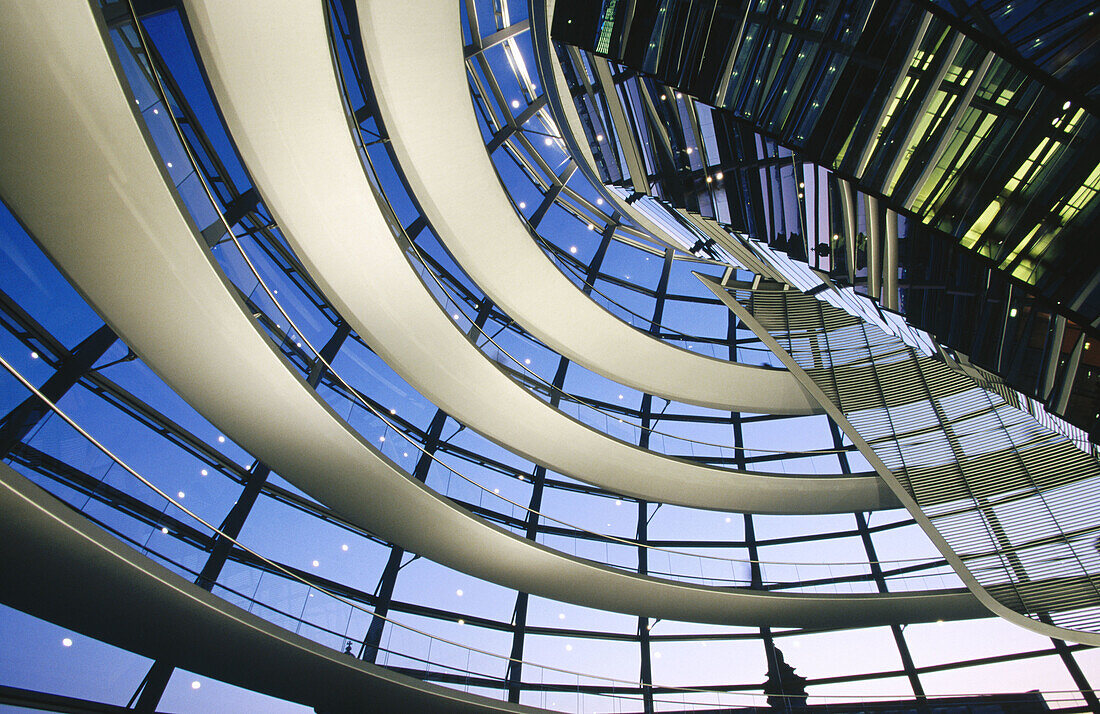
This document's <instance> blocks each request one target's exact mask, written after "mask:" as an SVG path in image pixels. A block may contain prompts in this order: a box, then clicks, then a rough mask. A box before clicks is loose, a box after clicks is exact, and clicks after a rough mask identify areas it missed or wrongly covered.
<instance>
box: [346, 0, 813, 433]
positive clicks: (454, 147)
mask: <svg viewBox="0 0 1100 714" xmlns="http://www.w3.org/2000/svg"><path fill="white" fill-rule="evenodd" d="M358 7H359V23H360V27H361V29H362V35H363V45H364V50H365V52H366V56H367V65H368V69H369V71H370V77H371V82H372V84H373V85H374V88H375V90H376V92H377V96H378V103H379V109H380V111H381V113H382V117H383V121H384V122H385V125H386V130H387V132H388V134H389V137H390V142H391V145H392V146H393V148H394V151H395V152H396V154H397V156H398V158H399V160H400V163H401V168H402V171H403V172H404V173H405V176H406V178H407V179H408V181H409V184H410V186H411V187H412V189H413V192H414V194H415V195H416V197H417V200H419V201H420V203H421V205H422V206H423V208H424V211H425V213H426V214H427V217H428V220H429V221H430V222H431V224H432V226H433V228H435V230H436V232H437V233H438V235H439V237H440V238H441V239H442V240H443V242H444V244H446V246H447V248H448V249H449V250H450V251H451V253H452V254H453V255H454V256H455V259H456V260H457V261H458V263H459V265H461V266H462V268H463V269H464V270H465V271H466V272H467V273H468V274H469V275H470V277H472V278H473V279H474V281H475V282H476V283H477V284H478V286H479V287H481V289H482V290H484V291H485V294H486V295H488V296H489V297H491V298H492V299H493V301H494V302H496V304H498V305H500V306H501V308H502V309H503V310H504V312H506V313H507V314H508V315H509V316H511V317H512V318H513V319H514V320H516V321H517V322H519V323H520V324H521V325H523V326H524V328H526V329H527V330H528V331H529V332H531V334H533V335H535V336H536V337H538V338H539V339H540V340H542V341H543V342H544V343H545V344H547V345H549V346H550V347H551V348H553V349H554V350H556V351H557V352H559V353H560V354H563V355H566V356H567V357H569V358H570V359H571V360H573V361H575V362H577V363H578V364H581V365H584V366H585V367H587V368H588V369H590V370H592V371H594V372H598V373H600V374H603V375H605V376H607V377H608V378H610V379H613V380H615V381H616V382H619V383H621V384H626V385H628V386H630V387H633V388H635V389H638V390H640V391H643V392H647V393H649V394H656V395H658V396H662V397H666V398H668V399H672V400H676V401H681V402H688V403H690V404H699V405H702V406H707V407H712V408H715V409H725V410H729V411H744V412H753V413H764V414H809V413H819V412H820V411H821V408H820V407H819V406H818V405H817V403H816V402H814V401H813V400H812V399H811V398H810V397H809V396H808V395H807V394H806V393H805V392H804V391H803V389H802V387H801V386H800V385H799V384H798V380H796V379H794V378H793V377H792V376H791V375H790V374H789V373H787V372H785V371H783V370H775V369H767V368H763V367H754V366H748V365H742V364H737V363H731V362H726V361H722V360H717V359H713V358H710V357H705V356H703V355H699V354H696V353H694V352H689V351H687V350H682V349H679V348H677V347H673V346H672V345H670V344H668V343H666V342H662V341H661V340H659V339H657V338H655V337H653V336H651V335H647V334H645V333H643V332H641V331H639V330H636V329H634V328H633V327H631V326H630V325H628V324H626V323H625V322H623V321H622V320H620V319H619V318H617V317H615V316H614V315H613V314H611V313H610V312H608V311H607V310H605V309H604V308H602V307H601V306H599V305H598V304H597V303H595V302H593V301H592V300H591V299H589V297H588V296H586V295H585V294H584V293H582V292H581V291H579V290H578V289H577V288H576V286H575V285H573V283H571V282H570V281H569V279H568V278H566V277H565V276H564V275H562V273H561V272H560V271H559V270H558V269H557V268H556V267H555V266H554V265H553V264H552V263H551V262H550V261H549V260H548V259H547V257H546V256H545V255H544V254H543V252H542V251H541V250H540V249H539V247H538V246H537V245H536V244H535V241H534V240H533V239H532V237H531V235H530V233H529V232H528V229H527V227H526V225H525V224H524V223H522V222H521V220H520V218H519V216H517V215H516V212H515V209H514V208H513V207H512V204H511V202H510V201H509V200H508V197H507V196H506V195H505V193H504V189H503V188H502V187H501V185H500V179H499V178H498V176H497V173H496V170H495V169H494V168H493V165H492V162H491V161H490V159H489V156H488V154H487V153H486V151H485V143H484V141H483V140H482V137H481V132H480V130H479V129H478V126H477V121H476V119H475V117H474V110H473V106H472V104H471V101H470V92H469V85H468V82H467V78H466V64H465V61H464V58H463V51H462V46H463V42H462V29H461V26H460V23H459V5H458V3H446V2H436V1H434V0H415V1H409V2H400V3H395V2H390V1H387V0H360V2H359V4H358Z"/></svg>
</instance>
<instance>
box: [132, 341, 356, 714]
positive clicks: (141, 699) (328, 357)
mask: <svg viewBox="0 0 1100 714" xmlns="http://www.w3.org/2000/svg"><path fill="white" fill-rule="evenodd" d="M350 333H351V328H350V327H349V326H348V324H347V323H346V322H343V321H342V320H341V321H340V322H339V323H337V325H336V330H335V332H333V334H332V337H330V338H329V340H328V342H326V343H325V346H324V347H322V348H321V353H320V355H319V356H318V357H317V359H315V360H314V361H313V365H312V366H311V367H310V370H309V376H308V377H307V378H306V383H307V384H309V386H310V387H312V388H313V389H317V385H319V384H320V383H321V379H322V378H323V377H324V375H325V372H326V367H325V364H326V363H331V362H332V360H333V358H334V357H336V353H337V352H339V351H340V347H341V346H343V344H344V340H346V339H347V337H348V335H349V334H350ZM248 473H249V475H248V480H247V481H246V482H245V485H244V490H243V491H241V495H240V497H239V498H237V502H236V503H234V504H233V507H232V508H231V509H229V513H228V514H226V516H225V519H224V520H223V521H222V523H221V526H219V528H218V530H220V531H221V532H222V533H224V534H225V535H224V536H223V535H221V534H217V535H215V536H214V539H213V540H214V547H213V548H211V550H210V555H209V557H207V559H206V563H205V564H204V565H203V568H202V571H201V572H200V573H199V575H198V577H197V578H195V583H196V584H197V585H198V586H199V587H201V588H203V589H204V590H213V589H214V584H215V583H217V582H218V576H219V575H220V574H221V571H222V568H224V567H225V563H226V561H227V560H228V559H229V553H230V552H231V551H232V549H233V541H234V540H236V538H237V536H239V535H240V534H241V529H242V528H243V527H244V523H245V521H246V520H247V519H248V515H249V513H251V512H252V507H253V506H254V505H255V504H256V499H257V498H259V495H260V492H261V491H262V490H263V486H264V484H265V483H267V477H268V476H269V475H270V474H271V469H270V468H269V467H268V466H267V465H266V464H264V463H262V462H260V461H256V462H255V463H254V464H252V467H251V468H250V469H249V472H248ZM174 670H175V665H173V664H171V663H170V662H168V661H167V660H163V659H158V660H156V661H155V662H153V666H152V667H150V668H149V672H148V673H147V674H146V675H145V678H144V679H143V680H142V681H141V684H139V685H138V690H137V692H135V696H136V697H137V704H136V705H135V709H136V710H137V711H138V712H141V713H142V714H152V712H155V711H156V708H157V704H159V703H160V699H161V697H163V696H164V689H165V687H167V686H168V680H169V679H171V678H172V672H173V671H174ZM131 701H133V699H131Z"/></svg>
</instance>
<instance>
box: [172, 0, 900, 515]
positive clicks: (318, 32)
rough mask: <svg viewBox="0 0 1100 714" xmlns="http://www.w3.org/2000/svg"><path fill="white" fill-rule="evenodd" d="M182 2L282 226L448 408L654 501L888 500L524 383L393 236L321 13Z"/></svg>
mask: <svg viewBox="0 0 1100 714" xmlns="http://www.w3.org/2000/svg"><path fill="white" fill-rule="evenodd" d="M185 6H186V7H187V9H188V18H189V22H190V24H191V27H192V30H193V32H194V36H195V41H196V44H197V45H198V47H199V51H200V54H201V55H202V57H203V61H204V65H205V67H206V70H207V74H208V76H209V77H210V81H211V84H212V86H213V88H214V93H215V95H216V96H217V98H218V103H219V105H220V108H221V110H222V113H223V115H224V116H225V118H226V121H227V122H228V124H229V127H230V130H231V133H232V135H233V138H234V140H235V141H236V143H237V146H238V147H239V149H240V151H241V154H242V156H243V157H244V159H245V164H246V166H247V167H248V170H249V171H250V173H251V174H252V176H253V178H254V180H255V183H256V186H257V188H258V189H259V191H260V193H261V194H262V195H263V196H264V198H265V202H266V205H267V207H268V209H269V210H270V211H271V212H272V213H273V214H274V215H275V216H276V218H277V219H278V222H279V225H280V227H281V228H282V230H283V234H284V235H285V236H286V238H287V240H288V241H289V242H290V243H291V245H292V246H293V248H294V250H295V252H296V253H297V254H298V256H299V258H300V259H301V260H302V262H303V263H304V264H305V266H306V268H307V269H308V271H309V273H310V275H311V276H312V277H313V278H314V279H315V280H316V281H317V283H318V285H320V287H321V288H322V290H323V291H324V293H325V295H326V296H327V297H328V299H329V300H331V301H332V303H333V304H334V305H335V306H336V307H337V309H338V310H339V312H340V314H341V315H343V317H344V319H346V320H347V321H348V323H349V324H350V325H351V326H352V327H353V328H354V329H355V331H356V332H358V333H359V334H360V335H362V336H363V337H364V338H365V339H366V340H367V341H368V343H369V344H370V345H371V347H372V348H373V349H374V350H375V351H376V352H378V354H379V355H381V356H382V357H383V358H384V359H385V360H386V361H387V363H389V364H390V365H391V366H392V367H393V368H394V369H395V370H396V371H397V372H398V373H399V374H400V375H401V376H402V377H403V378H404V379H406V380H407V381H408V382H409V383H410V384H411V385H412V386H413V387H414V388H416V389H417V390H419V391H420V392H421V393H422V394H424V395H425V396H426V397H428V398H429V399H430V400H431V401H432V402H434V403H435V404H436V405H438V406H439V407H440V408H442V409H443V410H444V411H446V412H447V413H448V414H450V415H451V416H453V417H455V418H456V419H458V420H459V421H461V422H463V423H464V424H466V425H467V426H469V427H471V428H473V429H475V430H476V431H478V432H480V433H481V434H484V435H485V436H487V437H488V438H490V439H492V440H494V441H496V442H497V443H499V444H502V445H504V446H505V447H507V448H509V449H511V450H512V451H515V452H516V453H519V454H522V455H524V456H525V457H527V458H529V459H531V460H532V461H535V462H538V463H541V464H543V465H545V466H547V467H549V468H550V469H552V470H554V471H558V472H560V473H565V474H568V475H569V476H572V477H573V478H576V479H579V480H581V481H585V482H587V483H591V484H595V485H597V486H601V487H603V488H607V489H609V490H612V491H615V492H617V493H623V494H627V495H630V496H636V497H639V498H643V499H645V500H649V501H658V502H664V503H673V504H678V505H683V506H693V507H696V508H708V509H717V510H730V511H751V512H757V513H822V512H844V511H857V510H872V509H876V508H881V507H883V506H887V505H892V503H893V501H894V499H893V497H892V496H887V497H886V499H885V500H883V495H884V494H887V493H888V491H887V489H886V488H885V487H884V486H883V485H882V484H881V482H880V480H879V479H878V478H877V476H874V475H867V474H862V475H856V476H796V475H762V474H757V473H751V472H739V471H731V470H726V469H717V468H710V467H707V466H703V465H699V464H696V463H691V462H688V461H683V460H679V459H674V458H670V457H666V456H662V455H660V454H657V453H654V452H652V451H648V450H645V449H641V448H638V447H636V446H633V445H631V444H627V443H625V442H622V441H618V440H616V439H613V438H611V437H609V436H607V435H605V434H603V433H601V432H598V431H596V430H594V429H592V428H590V427H588V426H585V425H584V424H582V423H580V422H578V421H576V420H574V419H572V418H570V417H569V416H567V415H566V414H564V413H563V412H561V411H559V410H557V409H555V408H553V407H551V406H550V405H548V404H547V403H545V402H543V401H542V400H540V399H538V398H537V397H535V396H534V395H532V394H530V393H529V392H527V391H526V390H525V389H523V388H522V387H521V386H520V385H518V384H516V383H515V382H513V381H512V379H511V378H509V377H508V376H507V375H506V374H504V373H503V372H502V371H501V370H500V369H499V368H498V367H497V366H496V365H495V364H494V363H493V362H492V361H491V360H489V359H488V358H487V357H486V356H485V355H483V354H482V353H481V352H480V350H478V349H477V348H476V347H475V346H474V345H473V344H471V342H470V340H469V338H468V337H467V336H466V335H465V334H463V333H462V332H460V331H459V330H458V329H457V328H456V326H455V324H454V322H453V320H452V319H451V317H450V316H449V315H448V314H447V313H446V312H444V311H443V309H442V308H441V307H440V306H439V305H438V304H437V303H436V301H435V299H434V298H433V297H432V296H431V294H430V293H429V292H428V291H427V290H425V288H424V285H423V284H422V283H421V281H420V278H419V277H418V276H417V275H416V273H415V272H414V271H413V269H412V267H411V266H410V264H409V261H408V260H407V259H406V257H405V255H404V253H403V251H402V250H401V247H400V246H399V244H398V243H397V241H396V240H394V237H393V234H392V232H391V229H390V228H389V226H388V225H387V224H386V221H385V218H384V217H383V215H382V213H381V211H380V210H379V207H378V203H377V201H376V199H375V197H374V195H373V193H372V190H371V186H370V184H369V182H368V181H367V178H366V175H365V174H364V170H363V166H362V164H361V163H360V158H359V156H358V154H357V153H356V150H355V145H354V143H353V141H352V136H351V130H350V128H349V127H348V121H347V118H346V115H345V113H344V107H343V104H342V103H341V101H340V90H339V87H338V86H337V82H336V78H335V75H334V73H333V67H332V60H331V56H330V52H329V49H328V43H327V32H326V27H325V22H324V16H323V14H322V13H321V12H320V10H319V8H318V7H317V6H314V5H306V4H302V3H300V2H290V1H287V2H282V3H279V4H278V5H276V6H274V7H276V8H277V9H273V6H272V4H271V3H262V4H252V3H224V2H216V1H208V2H202V1H199V0H195V1H189V2H186V3H185ZM482 153H484V151H482ZM303 186H308V187H310V190H308V191H303V190H302V187H303ZM546 267H548V268H550V269H551V270H553V268H552V266H549V265H547V266H546ZM573 292H576V291H573ZM576 294H578V295H580V293H576Z"/></svg>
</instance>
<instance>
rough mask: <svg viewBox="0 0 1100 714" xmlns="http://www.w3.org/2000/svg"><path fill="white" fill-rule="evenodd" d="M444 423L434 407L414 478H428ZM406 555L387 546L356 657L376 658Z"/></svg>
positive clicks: (399, 548) (403, 550) (372, 659)
mask: <svg viewBox="0 0 1100 714" xmlns="http://www.w3.org/2000/svg"><path fill="white" fill-rule="evenodd" d="M446 423H447V413H446V412H444V411H443V410H442V409H437V410H436V412H435V416H434V417H432V421H431V424H429V425H428V431H427V433H426V434H425V435H424V451H423V453H421V454H420V458H419V459H417V460H416V466H415V467H414V468H413V474H412V475H413V478H415V479H416V480H417V481H420V482H423V481H425V480H426V479H427V478H428V470H429V469H430V468H431V465H432V455H433V454H435V452H436V449H438V448H439V443H440V442H439V437H440V436H441V435H442V434H443V427H444V425H446ZM404 557H405V549H404V548H402V547H401V546H397V545H391V546H390V557H389V559H388V560H387V561H386V567H385V568H383V570H382V576H381V577H380V578H379V579H378V586H377V587H376V588H375V589H374V614H373V615H372V616H371V620H370V625H369V626H368V627H367V634H366V637H364V638H363V646H362V648H360V650H359V659H362V660H364V661H366V662H374V661H375V660H376V659H377V658H378V648H379V647H380V646H381V643H382V632H383V630H385V628H386V619H385V618H386V616H387V615H388V614H389V611H390V603H391V602H393V589H394V586H395V585H396V584H397V573H398V571H400V570H401V560H402V559H403V558H404Z"/></svg>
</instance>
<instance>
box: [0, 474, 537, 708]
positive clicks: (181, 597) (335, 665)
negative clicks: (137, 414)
mask: <svg viewBox="0 0 1100 714" xmlns="http://www.w3.org/2000/svg"><path fill="white" fill-rule="evenodd" d="M0 512H2V513H3V514H4V517H3V518H0V601H2V602H4V603H5V604H7V605H9V606H11V607H15V608H18V609H20V610H22V611H24V612H27V613H29V614H31V615H34V616H35V617H39V618H42V619H44V620H49V621H50V622H53V623H55V624H57V625H60V626H62V627H66V628H69V629H72V630H75V631H76V632H81V633H83V634H85V635H87V636H89V637H94V638H96V639H98V640H102V641H103V642H107V643H110V644H112V645H114V646H116V647H122V648H124V649H127V650H130V651H131V652H137V653H139V654H142V655H145V656H146V657H150V658H157V659H164V660H167V661H169V662H171V663H172V664H173V665H175V666H177V667H182V668H184V669H186V670H188V671H191V672H197V673H199V674H202V675H205V676H208V677H213V678H215V679H218V680H220V681H223V682H229V683H230V684H234V685H236V686H238V687H245V688H247V689H251V690H253V691H256V692H261V693H263V694H266V695H268V696H271V697H278V698H280V699H286V700H289V701H293V702H299V703H301V704H305V705H308V706H311V707H315V708H316V709H318V710H319V711H356V710H358V709H359V708H361V707H362V704H363V702H364V701H369V702H370V703H371V705H372V707H375V708H377V710H378V711H417V712H437V711H438V712H486V711H494V712H541V711H545V710H543V709H534V708H532V707H526V706H520V705H518V704H509V703H507V702H501V701H497V700H493V699H488V698H485V697H478V696H474V695H471V694H466V693H465V692H459V691H456V690H454V689H448V688H447V687H442V686H439V685H436V684H430V683H428V682H422V681H420V680H419V679H414V678H413V677H409V676H407V675H403V674H399V673H397V672H393V671H391V670H389V669H386V668H385V667H381V666H378V665H374V664H370V663H368V662H363V661H361V660H359V659H357V658H356V657H349V656H348V655H346V654H344V653H343V652H340V651H339V650H334V649H330V648H328V647H325V646H323V645H319V644H317V643H316V642H313V641H312V640H309V639H307V638H305V637H302V636H301V635H298V634H295V633H293V632H290V631H288V630H285V629H283V628H281V627H278V626H276V625H273V624H271V623H270V622H268V621H266V620H264V619H263V618H261V617H258V616H257V615H253V614H252V613H251V612H245V611H244V610H242V609H241V608H239V607H237V606H236V605H232V604H230V603H229V602H227V601H225V600H223V599H222V598H220V597H218V596H216V595H212V594H210V593H209V592H207V591H206V590H203V589H202V588H200V587H199V586H198V585H195V584H194V583H190V582H188V581H186V580H184V579H183V578H181V577H180V576H179V575H177V574H176V573H173V572H172V571H170V570H168V569H167V568H164V567H162V566H161V565H159V564H157V563H154V562H153V561H152V560H150V559H149V558H147V557H145V556H143V555H140V554H139V553H137V552H136V551H134V550H133V549H132V548H130V547H128V546H126V545H123V544H122V543H121V542H119V541H118V540H116V539H115V538H113V537H112V536H110V535H108V534H107V533H106V532H105V531H103V530H102V529H100V528H97V527H96V526H94V525H92V524H91V523H90V522H88V521H87V520H86V519H85V518H84V517H83V516H81V515H79V514H78V513H76V512H75V511H73V510H72V509H71V508H69V507H68V506H66V505H65V504H63V503H61V502H59V501H57V500H55V499H54V498H53V497H52V496H50V495H49V494H47V493H46V492H44V491H42V490H41V489H39V488H38V487H37V486H35V485H34V484H32V483H30V482H29V481H27V480H26V479H25V478H23V477H22V476H20V475H19V474H18V473H16V472H15V471H13V470H12V469H11V468H10V467H9V466H7V465H6V464H0ZM74 583H79V584H80V585H79V587H80V597H79V598H74V597H73V584H74Z"/></svg>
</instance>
